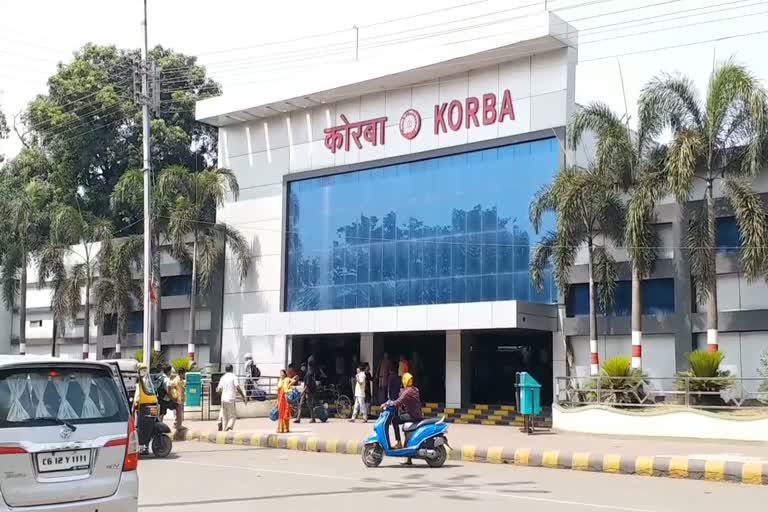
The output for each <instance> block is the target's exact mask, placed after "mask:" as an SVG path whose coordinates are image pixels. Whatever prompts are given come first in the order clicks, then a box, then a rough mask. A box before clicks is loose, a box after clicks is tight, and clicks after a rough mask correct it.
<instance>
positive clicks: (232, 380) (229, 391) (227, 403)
mask: <svg viewBox="0 0 768 512" xmlns="http://www.w3.org/2000/svg"><path fill="white" fill-rule="evenodd" d="M224 370H225V371H226V373H225V374H224V375H222V376H221V380H220V381H219V385H218V386H217V387H216V391H217V392H219V393H221V410H220V412H219V430H224V431H226V432H229V431H231V430H232V429H233V428H235V421H237V413H236V411H235V400H236V399H237V393H240V396H242V397H243V402H245V403H248V397H247V396H245V393H244V392H243V388H241V387H240V384H238V383H237V377H235V374H234V373H233V372H232V365H231V364H228V365H227V366H226V368H225V369H224Z"/></svg>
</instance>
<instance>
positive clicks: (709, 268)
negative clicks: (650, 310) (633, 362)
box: [640, 60, 768, 352]
mask: <svg viewBox="0 0 768 512" xmlns="http://www.w3.org/2000/svg"><path fill="white" fill-rule="evenodd" d="M640 122H641V123H642V124H643V125H645V126H648V127H649V129H651V130H653V131H656V132H660V131H661V130H663V129H665V128H670V129H671V130H672V142H671V143H670V145H669V154H668V156H667V158H666V164H665V172H666V174H667V176H668V184H669V189H670V190H671V192H672V193H673V194H674V195H675V197H676V198H677V201H678V202H679V203H680V204H681V205H686V204H687V202H688V201H689V200H692V199H693V200H696V201H700V203H699V204H698V205H696V204H694V205H691V210H692V211H691V215H690V220H689V222H688V235H687V237H686V241H685V243H686V246H687V252H688V255H689V258H690V265H691V274H692V277H693V281H694V284H695V288H696V296H697V299H698V301H699V303H704V302H706V304H707V344H708V348H709V350H710V351H712V352H716V351H717V350H718V343H717V335H718V322H717V281H716V270H715V254H716V247H715V246H716V239H717V222H716V208H717V203H718V202H719V200H717V199H716V198H715V187H716V186H718V187H722V191H723V193H724V196H725V201H726V202H727V203H728V206H730V208H731V209H732V210H733V212H734V214H735V217H736V223H737V224H738V227H739V235H740V238H741V243H742V247H741V265H742V269H743V272H744V274H745V276H746V277H747V279H750V280H753V279H756V278H757V277H759V276H761V275H762V274H763V273H764V271H765V265H766V256H767V255H768V252H767V251H766V245H767V244H766V228H767V227H768V226H767V223H766V217H765V215H766V212H765V208H764V207H763V203H762V201H761V199H760V196H759V195H758V194H757V193H756V192H755V190H754V189H753V188H752V185H751V182H750V178H752V177H754V176H756V175H757V174H758V173H759V172H760V171H761V169H762V168H763V164H764V163H765V162H764V160H765V156H764V152H765V149H766V147H765V146H766V145H765V142H766V134H767V133H768V132H767V131H766V128H768V127H767V126H766V94H765V90H764V89H763V87H762V85H761V84H760V82H759V81H758V80H757V78H755V77H754V76H753V75H752V74H751V73H750V72H749V71H748V70H747V69H746V68H745V67H743V66H740V65H738V64H736V63H734V62H733V61H730V60H728V61H726V62H724V63H722V64H720V65H718V66H717V67H716V68H715V69H714V70H713V72H712V75H711V76H710V79H709V86H708V90H707V94H706V97H705V98H704V100H702V99H701V97H700V96H699V94H698V92H697V90H696V88H695V87H694V85H693V83H692V82H691V81H690V80H688V79H686V78H683V77H678V76H670V75H663V76H660V77H657V78H654V79H653V80H651V81H650V82H649V83H648V84H647V85H646V86H645V87H644V89H643V91H642V93H641V96H640ZM697 183H699V184H703V191H701V192H700V191H699V190H700V188H699V187H697V186H696V184H697ZM718 191H719V189H718ZM702 192H703V193H702Z"/></svg>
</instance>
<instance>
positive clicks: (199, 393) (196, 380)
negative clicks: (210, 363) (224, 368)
mask: <svg viewBox="0 0 768 512" xmlns="http://www.w3.org/2000/svg"><path fill="white" fill-rule="evenodd" d="M202 397H203V376H202V375H201V374H200V372H191V373H188V374H187V397H186V400H187V402H186V404H187V405H188V406H190V407H200V401H201V399H202Z"/></svg>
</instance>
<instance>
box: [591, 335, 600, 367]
mask: <svg viewBox="0 0 768 512" xmlns="http://www.w3.org/2000/svg"><path fill="white" fill-rule="evenodd" d="M589 351H590V352H591V354H590V355H591V364H590V365H589V374H590V375H599V374H600V356H599V355H598V354H597V340H589Z"/></svg>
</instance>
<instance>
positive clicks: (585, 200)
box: [529, 167, 624, 375]
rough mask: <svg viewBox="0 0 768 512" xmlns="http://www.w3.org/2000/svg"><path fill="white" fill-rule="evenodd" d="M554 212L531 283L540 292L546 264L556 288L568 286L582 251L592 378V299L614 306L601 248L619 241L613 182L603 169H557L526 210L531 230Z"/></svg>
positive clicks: (595, 367) (612, 275)
mask: <svg viewBox="0 0 768 512" xmlns="http://www.w3.org/2000/svg"><path fill="white" fill-rule="evenodd" d="M547 212H553V213H554V214H555V217H556V226H555V229H554V230H552V231H549V232H548V233H546V234H545V235H544V237H543V238H542V239H541V241H540V242H539V244H538V245H537V246H536V248H535V249H534V253H533V257H532V258H531V279H532V281H533V283H534V285H535V286H536V287H537V288H539V289H541V288H542V286H543V282H544V275H545V271H546V269H547V268H548V267H549V265H550V262H551V264H552V269H553V273H554V277H555V281H556V282H557V285H558V286H559V287H560V289H561V290H562V291H563V292H567V290H568V287H569V278H570V275H569V274H570V270H571V268H572V267H573V265H574V263H575V261H576V256H577V253H578V250H579V248H580V247H584V246H585V247H586V250H587V260H588V261H587V263H588V271H589V339H590V352H591V366H590V373H591V374H592V375H597V374H598V372H599V361H598V356H597V299H598V296H599V300H600V303H601V305H602V307H603V309H604V310H607V309H609V308H610V307H611V306H612V304H613V294H614V289H615V285H616V261H615V260H614V258H613V256H612V255H611V254H610V252H609V250H608V248H607V247H606V244H607V243H608V242H613V243H614V244H617V245H619V244H621V243H622V241H623V238H624V205H623V204H622V202H621V199H620V197H619V193H618V191H617V190H616V186H615V182H614V180H613V177H612V176H611V175H609V174H608V173H606V172H605V171H604V170H601V169H596V168H588V169H583V168H579V167H570V168H564V169H561V170H560V171H559V172H558V173H557V175H556V176H555V177H554V179H553V181H552V183H550V184H549V185H545V186H544V187H542V188H541V189H540V190H539V191H538V192H537V193H536V196H535V197H534V198H533V200H532V201H531V204H530V208H529V217H530V221H531V225H532V226H533V228H534V230H535V232H536V233H537V234H538V233H539V231H540V229H541V225H542V220H543V217H544V214H545V213H547ZM566 357H567V361H566V363H567V367H568V371H569V372H570V373H571V375H572V374H573V351H572V349H571V348H570V346H569V347H568V350H567V351H566Z"/></svg>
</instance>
